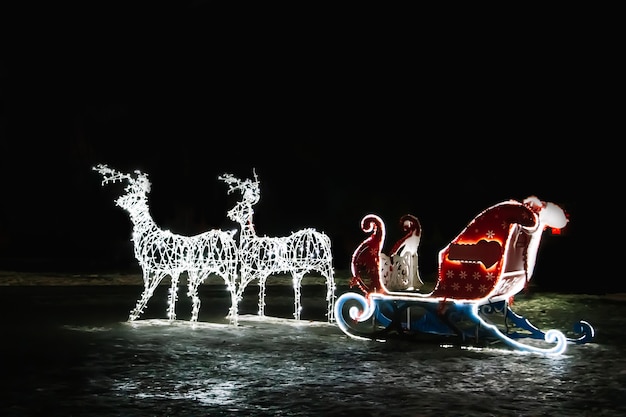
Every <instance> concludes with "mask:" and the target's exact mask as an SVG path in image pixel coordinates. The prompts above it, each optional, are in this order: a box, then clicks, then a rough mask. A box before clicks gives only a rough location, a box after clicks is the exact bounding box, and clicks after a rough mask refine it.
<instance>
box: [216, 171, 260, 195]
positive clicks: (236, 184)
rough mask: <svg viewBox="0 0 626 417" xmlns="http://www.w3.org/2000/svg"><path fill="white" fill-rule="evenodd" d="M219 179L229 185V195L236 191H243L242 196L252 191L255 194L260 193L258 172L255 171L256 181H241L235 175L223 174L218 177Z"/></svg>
mask: <svg viewBox="0 0 626 417" xmlns="http://www.w3.org/2000/svg"><path fill="white" fill-rule="evenodd" d="M218 179H220V180H222V181H224V182H225V183H226V184H228V185H229V187H228V194H230V193H232V192H233V191H235V190H241V191H242V194H245V193H246V192H249V191H252V192H253V193H255V194H258V191H259V178H258V177H257V175H256V171H254V181H252V180H250V179H246V180H243V181H242V180H241V179H239V178H237V177H235V176H234V175H233V174H223V175H220V176H219V177H218Z"/></svg>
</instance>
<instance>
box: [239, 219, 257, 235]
mask: <svg viewBox="0 0 626 417" xmlns="http://www.w3.org/2000/svg"><path fill="white" fill-rule="evenodd" d="M255 237H257V236H256V230H254V223H252V218H249V219H248V221H247V222H245V223H243V224H241V240H250V239H253V238H255Z"/></svg>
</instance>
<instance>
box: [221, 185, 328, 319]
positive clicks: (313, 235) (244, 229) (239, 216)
mask: <svg viewBox="0 0 626 417" xmlns="http://www.w3.org/2000/svg"><path fill="white" fill-rule="evenodd" d="M220 179H221V180H223V181H224V182H226V183H227V184H229V186H230V188H229V190H228V193H229V194H230V193H232V192H233V191H235V190H239V191H240V192H241V194H242V201H240V202H238V203H237V204H236V205H235V207H234V208H233V209H231V210H230V211H228V218H230V219H231V220H232V221H234V222H236V223H239V225H240V227H241V231H240V233H239V274H240V279H239V287H238V289H237V294H238V297H239V299H241V298H242V296H243V292H244V291H245V288H246V286H247V285H248V284H249V283H250V282H252V281H254V280H257V282H258V284H259V310H258V314H259V315H260V316H263V315H265V284H266V281H267V278H268V277H269V276H270V275H273V274H277V273H289V274H291V277H292V282H293V288H294V304H295V305H294V310H295V311H294V317H295V318H296V319H297V320H299V319H300V314H301V311H302V304H301V287H302V278H303V277H304V275H305V274H308V273H310V272H312V271H317V272H319V273H320V274H321V275H322V276H324V277H325V278H326V287H327V292H326V301H327V302H328V312H327V316H328V320H329V321H333V320H334V300H335V283H334V277H333V275H334V273H333V267H332V253H331V242H330V238H329V237H328V236H327V235H326V234H324V233H321V232H318V231H316V230H315V229H311V228H309V229H303V230H299V231H297V232H295V233H292V234H291V235H289V236H285V237H267V236H257V234H256V231H255V229H254V223H253V215H254V209H253V206H254V205H255V204H256V203H258V201H259V198H260V191H259V182H258V179H257V178H256V174H255V180H254V181H252V180H249V179H247V180H245V181H241V180H240V179H237V178H235V177H233V176H232V175H230V174H226V175H223V176H221V177H220Z"/></svg>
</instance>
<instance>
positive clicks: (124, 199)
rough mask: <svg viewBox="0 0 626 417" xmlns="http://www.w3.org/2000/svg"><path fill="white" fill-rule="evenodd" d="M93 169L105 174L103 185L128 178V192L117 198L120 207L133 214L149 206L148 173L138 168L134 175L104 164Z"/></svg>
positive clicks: (126, 189) (125, 189)
mask: <svg viewBox="0 0 626 417" xmlns="http://www.w3.org/2000/svg"><path fill="white" fill-rule="evenodd" d="M93 170H94V171H98V172H99V173H100V174H101V175H102V176H103V178H104V179H103V180H102V185H105V184H108V183H116V182H117V181H120V182H122V181H124V180H126V182H127V183H128V185H127V186H126V188H124V191H126V193H125V194H124V195H121V196H120V197H118V198H117V199H116V200H115V203H116V204H117V205H118V206H119V207H121V208H123V209H124V210H127V211H128V212H129V213H131V214H132V213H133V212H134V211H136V210H139V209H142V208H144V207H146V206H147V204H148V193H149V192H150V181H149V180H148V174H144V173H142V172H140V171H138V170H136V171H135V172H134V174H135V176H134V177H133V175H131V174H127V173H123V172H120V171H117V170H115V169H113V168H109V167H108V166H107V165H104V164H100V165H97V166H95V167H93Z"/></svg>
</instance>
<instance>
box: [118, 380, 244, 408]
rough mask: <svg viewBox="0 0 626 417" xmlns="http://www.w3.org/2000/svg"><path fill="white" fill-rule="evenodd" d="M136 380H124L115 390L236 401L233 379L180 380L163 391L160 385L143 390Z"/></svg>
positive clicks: (209, 402) (213, 401)
mask: <svg viewBox="0 0 626 417" xmlns="http://www.w3.org/2000/svg"><path fill="white" fill-rule="evenodd" d="M139 385H140V384H138V383H137V382H124V383H120V384H118V385H117V387H116V388H115V389H116V390H117V391H126V392H133V391H138V392H136V393H134V394H130V395H131V396H134V397H135V398H140V399H153V398H158V399H168V400H191V401H198V402H199V403H201V404H205V405H232V404H235V403H236V402H237V401H238V398H237V393H236V391H237V388H238V384H237V383H235V382H233V381H216V380H215V379H206V380H203V381H188V382H181V383H178V384H176V385H175V386H174V388H173V390H172V391H171V392H168V391H164V390H163V389H162V388H163V387H161V386H153V387H149V388H148V389H146V388H145V387H144V388H143V390H142V389H141V387H140V386H139Z"/></svg>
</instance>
